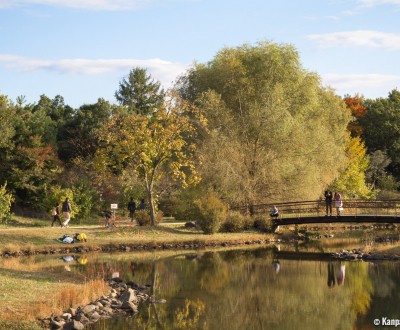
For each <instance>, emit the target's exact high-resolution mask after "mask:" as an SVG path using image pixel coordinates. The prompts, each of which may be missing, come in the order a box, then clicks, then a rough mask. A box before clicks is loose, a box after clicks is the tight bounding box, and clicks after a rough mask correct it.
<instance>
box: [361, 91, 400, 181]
mask: <svg viewBox="0 0 400 330" xmlns="http://www.w3.org/2000/svg"><path fill="white" fill-rule="evenodd" d="M364 106H365V107H366V109H367V113H366V114H365V115H364V116H362V117H361V118H359V120H358V122H359V124H360V125H361V126H362V128H363V138H364V140H365V144H366V146H367V148H368V151H369V152H370V153H372V152H374V151H377V150H381V151H383V152H385V153H386V154H387V156H389V157H390V159H391V163H390V165H389V166H388V170H389V171H390V172H391V173H392V174H393V175H394V176H395V177H396V178H397V179H400V91H398V90H392V91H391V92H390V93H389V95H388V97H387V98H377V99H375V100H372V99H368V100H365V102H364Z"/></svg>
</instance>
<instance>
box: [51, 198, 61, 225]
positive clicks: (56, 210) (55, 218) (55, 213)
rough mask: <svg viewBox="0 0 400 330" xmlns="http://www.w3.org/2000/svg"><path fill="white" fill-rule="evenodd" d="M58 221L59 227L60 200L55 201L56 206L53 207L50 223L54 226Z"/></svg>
mask: <svg viewBox="0 0 400 330" xmlns="http://www.w3.org/2000/svg"><path fill="white" fill-rule="evenodd" d="M56 221H58V223H59V224H60V227H62V223H61V219H60V202H57V203H56V206H55V207H54V209H53V222H52V223H51V226H52V227H54V223H55V222H56Z"/></svg>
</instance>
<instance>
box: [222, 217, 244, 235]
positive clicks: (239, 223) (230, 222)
mask: <svg viewBox="0 0 400 330" xmlns="http://www.w3.org/2000/svg"><path fill="white" fill-rule="evenodd" d="M245 225H246V218H245V216H244V215H243V214H241V213H240V212H230V213H229V214H228V218H227V219H226V221H225V222H224V223H223V224H222V231H223V232H226V233H238V232H241V231H243V230H244V229H245Z"/></svg>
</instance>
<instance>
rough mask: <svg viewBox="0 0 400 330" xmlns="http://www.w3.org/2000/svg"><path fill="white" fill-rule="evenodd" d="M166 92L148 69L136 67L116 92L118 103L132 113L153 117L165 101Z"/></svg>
mask: <svg viewBox="0 0 400 330" xmlns="http://www.w3.org/2000/svg"><path fill="white" fill-rule="evenodd" d="M164 95H165V93H164V90H163V89H162V88H161V84H160V82H158V81H154V79H152V77H151V76H150V74H148V73H147V71H146V69H143V68H139V67H136V68H134V69H132V70H131V71H130V72H129V75H128V77H127V78H123V79H122V81H121V82H120V83H119V88H118V90H117V91H116V92H115V98H116V99H117V101H118V102H119V103H120V104H121V105H123V106H126V107H127V108H128V111H129V112H130V113H136V114H140V115H145V116H148V115H151V114H152V113H153V112H154V111H155V110H156V109H157V108H159V107H160V106H161V105H162V104H163V101H164Z"/></svg>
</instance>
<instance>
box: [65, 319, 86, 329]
mask: <svg viewBox="0 0 400 330" xmlns="http://www.w3.org/2000/svg"><path fill="white" fill-rule="evenodd" d="M63 329H65V330H84V329H85V326H84V325H83V324H82V323H81V322H79V321H76V320H72V321H71V322H68V323H65V325H64V328H63Z"/></svg>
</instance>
